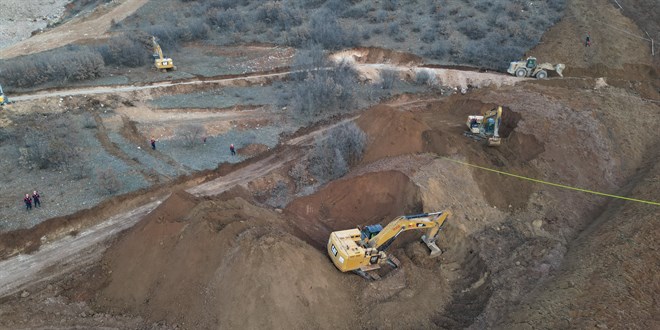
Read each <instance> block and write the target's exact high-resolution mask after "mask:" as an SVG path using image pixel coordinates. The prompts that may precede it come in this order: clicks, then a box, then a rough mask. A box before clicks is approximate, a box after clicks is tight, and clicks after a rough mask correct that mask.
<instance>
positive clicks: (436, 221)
mask: <svg viewBox="0 0 660 330" xmlns="http://www.w3.org/2000/svg"><path fill="white" fill-rule="evenodd" d="M450 214H451V213H450V212H448V211H441V212H433V213H423V214H416V215H404V216H400V217H398V218H396V219H394V220H392V222H390V223H389V224H387V226H385V228H383V226H381V225H380V224H375V225H370V226H365V227H364V228H360V227H358V228H356V229H348V230H340V231H335V232H332V233H331V234H330V239H328V255H329V256H330V259H331V260H332V262H333V263H334V264H335V266H337V268H338V269H339V270H340V271H342V272H349V271H352V272H354V273H356V274H358V275H360V276H362V277H363V278H365V279H368V280H377V279H379V278H380V276H379V275H378V274H377V273H375V272H372V271H374V270H377V269H380V268H381V265H383V264H388V265H390V266H391V267H393V268H398V267H399V266H400V262H399V260H398V259H397V258H396V257H394V256H392V255H388V254H386V253H385V249H387V247H389V246H390V244H392V242H393V241H394V240H395V239H396V238H397V237H398V236H399V234H401V233H402V232H404V231H406V230H415V229H417V230H425V231H426V234H425V235H423V236H422V242H424V243H425V244H426V246H427V247H428V248H429V250H431V257H432V258H433V257H437V256H439V255H440V254H442V251H441V250H440V248H439V247H438V246H437V245H436V244H435V241H436V239H437V237H438V233H439V232H440V228H441V227H442V225H443V224H444V222H445V220H446V219H447V217H448V216H449V215H450Z"/></svg>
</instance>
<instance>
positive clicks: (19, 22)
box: [0, 0, 71, 48]
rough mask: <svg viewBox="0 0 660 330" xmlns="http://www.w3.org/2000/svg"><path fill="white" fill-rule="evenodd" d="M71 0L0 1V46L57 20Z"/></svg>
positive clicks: (5, 45)
mask: <svg viewBox="0 0 660 330" xmlns="http://www.w3.org/2000/svg"><path fill="white" fill-rule="evenodd" d="M70 2H71V0H2V1H0V48H5V47H7V46H9V45H13V44H15V43H17V42H19V41H21V40H23V39H26V38H28V37H30V34H31V33H32V31H35V30H38V29H43V28H45V27H46V26H47V25H48V22H55V21H57V20H59V18H60V17H62V15H63V14H64V6H66V5H67V4H68V3H70Z"/></svg>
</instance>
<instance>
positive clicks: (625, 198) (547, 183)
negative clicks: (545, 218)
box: [438, 156, 660, 206]
mask: <svg viewBox="0 0 660 330" xmlns="http://www.w3.org/2000/svg"><path fill="white" fill-rule="evenodd" d="M438 158H441V159H445V160H448V161H450V162H454V163H457V164H461V165H465V166H470V167H474V168H478V169H481V170H485V171H490V172H495V173H498V174H502V175H508V176H512V177H514V178H518V179H523V180H527V181H532V182H536V183H542V184H546V185H549V186H554V187H559V188H564V189H570V190H576V191H581V192H586V193H589V194H594V195H599V196H606V197H611V198H618V199H624V200H627V201H632V202H637V203H644V204H650V205H655V206H660V203H658V202H654V201H647V200H643V199H636V198H630V197H624V196H618V195H612V194H606V193H602V192H598V191H593V190H588V189H582V188H577V187H571V186H567V185H564V184H559V183H553V182H548V181H543V180H539V179H534V178H529V177H526V176H522V175H518V174H513V173H509V172H504V171H500V170H495V169H492V168H488V167H483V166H479V165H474V164H470V163H467V162H463V161H460V160H456V159H452V158H449V157H444V156H438Z"/></svg>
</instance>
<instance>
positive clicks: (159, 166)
mask: <svg viewBox="0 0 660 330" xmlns="http://www.w3.org/2000/svg"><path fill="white" fill-rule="evenodd" d="M108 137H109V138H110V141H112V143H114V144H115V145H116V146H117V147H118V148H119V149H121V151H123V152H124V153H126V154H127V155H129V156H130V157H131V158H133V159H134V160H136V161H138V162H139V163H140V164H143V165H144V166H145V167H146V168H149V169H153V170H155V171H156V172H158V173H159V174H162V175H165V176H169V177H173V176H176V175H177V174H188V172H185V173H178V170H177V169H176V168H175V167H174V166H172V165H170V164H167V163H166V162H164V161H162V160H160V159H158V158H156V157H153V156H152V155H150V154H149V153H147V152H145V150H142V149H140V147H138V146H136V145H134V144H132V143H130V142H128V141H126V139H124V137H123V136H121V135H120V134H119V133H117V132H110V133H108Z"/></svg>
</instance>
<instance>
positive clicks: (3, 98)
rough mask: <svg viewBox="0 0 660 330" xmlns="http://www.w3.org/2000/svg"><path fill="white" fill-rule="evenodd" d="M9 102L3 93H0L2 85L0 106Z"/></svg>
mask: <svg viewBox="0 0 660 330" xmlns="http://www.w3.org/2000/svg"><path fill="white" fill-rule="evenodd" d="M9 103H11V102H9V98H7V97H6V96H5V93H4V92H3V91H2V85H0V106H3V105H7V104H9Z"/></svg>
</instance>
